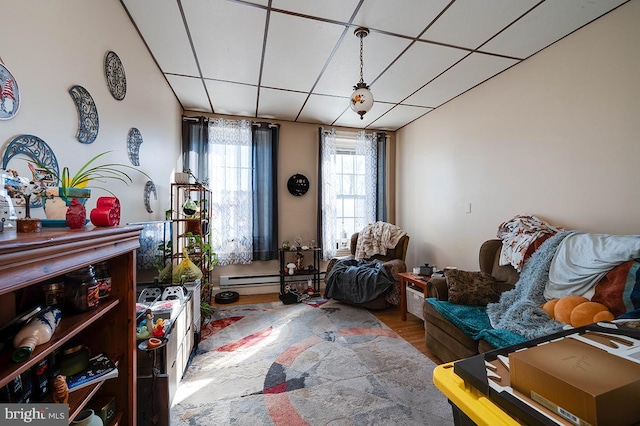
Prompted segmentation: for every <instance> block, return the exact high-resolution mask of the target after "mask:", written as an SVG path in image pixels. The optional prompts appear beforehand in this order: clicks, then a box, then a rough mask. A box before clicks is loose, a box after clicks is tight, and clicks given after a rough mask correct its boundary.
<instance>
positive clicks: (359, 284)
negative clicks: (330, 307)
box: [324, 259, 393, 303]
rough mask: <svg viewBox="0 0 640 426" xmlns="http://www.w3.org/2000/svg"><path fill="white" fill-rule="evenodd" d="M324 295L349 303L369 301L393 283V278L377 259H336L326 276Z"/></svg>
mask: <svg viewBox="0 0 640 426" xmlns="http://www.w3.org/2000/svg"><path fill="white" fill-rule="evenodd" d="M326 282H327V287H326V288H325V291H324V295H325V297H326V298H329V299H336V300H342V301H345V302H351V303H364V302H369V301H371V300H373V299H375V298H376V297H378V296H379V295H381V294H382V293H384V292H385V291H387V290H388V289H389V288H391V286H392V285H393V279H392V278H391V277H390V276H389V274H388V273H387V270H386V269H385V268H384V266H383V264H382V262H381V261H379V260H373V261H371V262H369V261H366V260H361V259H360V260H358V259H341V260H338V261H337V262H336V263H335V264H334V265H333V267H332V268H331V270H330V271H329V273H328V274H327V276H326Z"/></svg>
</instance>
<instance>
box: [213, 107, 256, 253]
mask: <svg viewBox="0 0 640 426" xmlns="http://www.w3.org/2000/svg"><path fill="white" fill-rule="evenodd" d="M251 156H252V134H251V122H250V121H246V120H242V121H229V120H224V119H215V120H211V121H210V122H209V173H210V182H211V183H210V186H211V198H212V200H211V201H212V203H211V204H212V211H211V221H210V227H211V243H212V244H211V246H212V249H213V251H214V252H215V253H216V254H217V255H218V265H230V264H235V263H240V264H246V263H251V261H252V253H253V237H252V236H253V212H252V210H253V203H252V160H251Z"/></svg>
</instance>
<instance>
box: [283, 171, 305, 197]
mask: <svg viewBox="0 0 640 426" xmlns="http://www.w3.org/2000/svg"><path fill="white" fill-rule="evenodd" d="M287 189H288V190H289V192H290V193H291V195H295V196H298V197H299V196H301V195H304V194H306V193H307V191H308V190H309V179H307V177H306V176H305V175H301V174H298V173H296V174H295V175H293V176H291V177H290V178H289V180H288V181H287Z"/></svg>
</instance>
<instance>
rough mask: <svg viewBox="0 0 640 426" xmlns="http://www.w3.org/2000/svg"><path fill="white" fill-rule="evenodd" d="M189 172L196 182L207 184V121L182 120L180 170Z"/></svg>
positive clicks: (192, 118)
mask: <svg viewBox="0 0 640 426" xmlns="http://www.w3.org/2000/svg"><path fill="white" fill-rule="evenodd" d="M187 169H189V170H191V172H192V173H193V175H194V176H196V178H197V179H198V182H202V183H205V184H206V183H207V182H209V120H208V119H207V118H205V117H184V118H183V119H182V170H180V171H181V172H183V171H185V170H187Z"/></svg>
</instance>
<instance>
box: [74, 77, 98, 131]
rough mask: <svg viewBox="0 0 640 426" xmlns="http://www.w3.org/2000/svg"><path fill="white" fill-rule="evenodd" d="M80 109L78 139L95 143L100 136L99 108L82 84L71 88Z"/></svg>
mask: <svg viewBox="0 0 640 426" xmlns="http://www.w3.org/2000/svg"><path fill="white" fill-rule="evenodd" d="M69 94H71V97H72V98H73V101H74V102H75V104H76V108H77V110H78V133H77V134H76V139H78V142H81V143H93V141H95V140H96V138H97V137H98V128H99V127H100V124H99V123H98V110H97V109H96V104H95V102H93V98H92V97H91V95H90V94H89V92H87V89H85V88H84V87H82V86H78V85H76V86H73V87H71V89H69Z"/></svg>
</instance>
